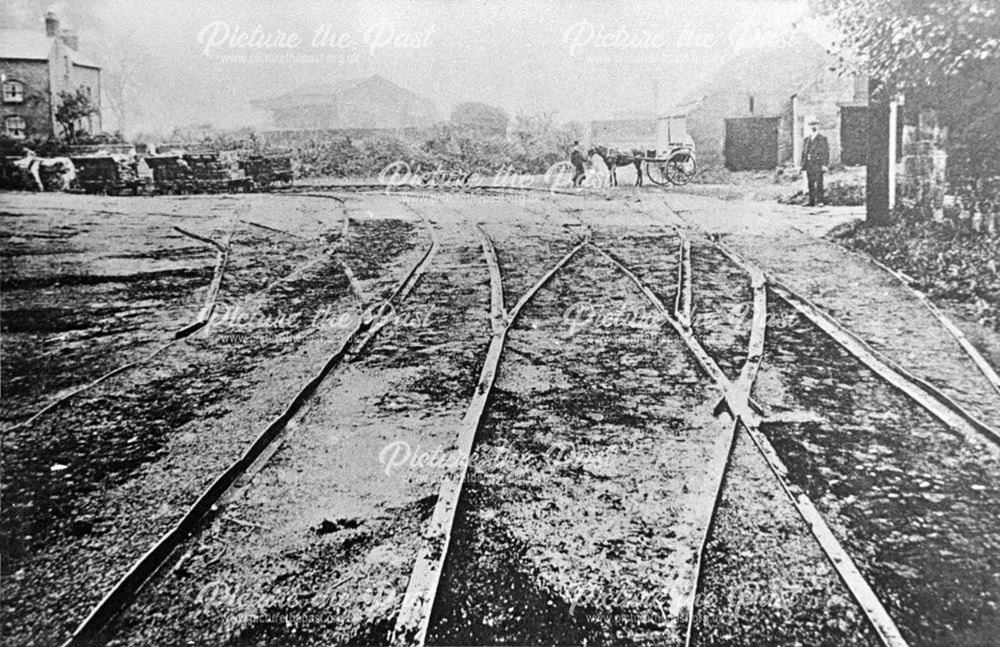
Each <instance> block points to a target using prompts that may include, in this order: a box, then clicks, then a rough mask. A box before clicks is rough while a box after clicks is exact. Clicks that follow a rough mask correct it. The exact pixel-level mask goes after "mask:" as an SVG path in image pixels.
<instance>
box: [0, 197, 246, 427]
mask: <svg viewBox="0 0 1000 647" xmlns="http://www.w3.org/2000/svg"><path fill="white" fill-rule="evenodd" d="M237 220H239V218H238V217H237V218H233V222H232V225H231V226H230V228H229V233H228V234H227V235H226V239H225V242H223V243H219V242H217V241H215V240H212V239H211V238H205V237H204V236H199V235H198V234H194V233H191V232H189V231H186V230H184V229H181V228H180V227H176V226H175V227H174V229H176V230H177V231H178V232H180V233H181V234H183V235H185V236H189V237H191V238H194V239H195V240H197V241H199V242H202V243H204V244H206V245H209V246H211V247H212V248H213V249H215V250H216V261H215V269H214V270H213V271H212V281H211V282H210V283H209V288H208V293H207V294H206V296H205V304H204V305H203V306H202V307H201V310H199V311H198V316H197V318H196V319H195V320H194V321H193V322H191V323H190V324H188V325H186V326H184V327H183V328H181V329H180V330H177V331H175V332H174V333H173V335H172V339H170V341H168V342H166V343H165V344H162V345H161V346H158V347H157V348H156V349H155V350H153V352H151V353H149V354H147V355H144V356H142V357H140V358H139V359H137V360H133V361H131V362H128V363H126V364H123V365H121V366H119V367H117V368H114V369H112V370H110V371H108V372H107V373H105V374H104V375H101V376H100V377H98V378H97V379H95V380H92V381H90V382H88V383H86V384H83V385H80V386H78V387H76V388H75V389H73V390H71V391H69V392H68V393H64V394H63V395H61V396H58V397H56V398H55V399H54V400H52V401H51V402H49V403H48V404H47V405H45V406H43V407H42V408H41V409H39V410H38V411H36V412H35V413H33V414H32V415H31V416H30V417H29V418H27V419H25V420H23V421H21V422H19V423H17V424H15V425H11V426H10V427H8V429H7V431H15V430H17V429H22V428H24V427H28V426H30V425H31V424H32V423H33V422H35V421H36V420H38V419H39V418H41V417H42V416H44V415H45V414H47V413H49V412H50V411H53V410H55V409H57V408H58V407H59V406H61V405H63V404H65V403H66V402H69V401H70V400H72V399H73V398H75V397H76V396H78V395H80V394H81V393H83V392H84V391H88V390H90V389H92V388H94V387H95V386H98V385H99V384H102V383H104V382H106V381H108V380H110V379H111V378H113V377H115V376H117V375H121V374H122V373H124V372H126V371H128V370H130V369H133V368H135V367H136V366H141V365H142V364H145V363H146V362H148V361H150V360H152V359H153V358H154V357H156V356H157V355H159V354H160V353H162V352H163V351H165V350H167V349H168V348H170V347H171V346H173V345H174V344H177V343H178V342H181V341H183V340H185V339H186V338H187V337H190V336H191V335H193V334H194V333H196V332H198V331H199V330H201V329H202V328H204V327H205V325H207V324H208V322H209V320H210V319H211V316H212V313H213V312H214V311H215V306H216V302H217V300H218V295H219V287H220V285H221V283H222V275H223V273H224V272H225V271H226V264H227V263H228V261H229V250H230V245H231V242H232V238H233V232H234V231H235V228H236V222H237Z"/></svg>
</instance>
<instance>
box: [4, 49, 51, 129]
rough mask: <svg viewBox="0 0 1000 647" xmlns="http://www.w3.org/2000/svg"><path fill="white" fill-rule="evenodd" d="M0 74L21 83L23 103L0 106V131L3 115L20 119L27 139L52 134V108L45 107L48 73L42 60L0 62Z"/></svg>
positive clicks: (46, 66)
mask: <svg viewBox="0 0 1000 647" xmlns="http://www.w3.org/2000/svg"><path fill="white" fill-rule="evenodd" d="M0 72H3V74H5V75H6V77H7V78H8V79H9V80H16V81H20V82H21V83H23V84H24V101H23V102H21V103H0V129H2V128H3V123H4V121H5V119H6V117H7V116H10V115H16V116H19V117H23V118H24V120H25V122H26V123H27V130H26V131H25V135H26V136H27V137H28V138H31V137H40V138H46V137H48V136H50V135H51V134H52V112H51V111H52V106H51V105H50V104H49V70H48V64H47V63H46V62H45V61H21V60H10V59H5V60H2V61H0Z"/></svg>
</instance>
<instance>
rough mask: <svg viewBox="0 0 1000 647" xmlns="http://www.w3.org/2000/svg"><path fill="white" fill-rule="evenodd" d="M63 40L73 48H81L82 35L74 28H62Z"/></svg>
mask: <svg viewBox="0 0 1000 647" xmlns="http://www.w3.org/2000/svg"><path fill="white" fill-rule="evenodd" d="M62 42H64V43H66V46H67V47H69V48H70V49H72V50H77V49H80V37H79V36H77V35H76V31H75V30H73V29H64V30H62Z"/></svg>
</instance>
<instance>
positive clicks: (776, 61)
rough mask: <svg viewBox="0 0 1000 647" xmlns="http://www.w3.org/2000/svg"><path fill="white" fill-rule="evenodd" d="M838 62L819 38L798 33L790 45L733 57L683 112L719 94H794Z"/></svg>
mask: <svg viewBox="0 0 1000 647" xmlns="http://www.w3.org/2000/svg"><path fill="white" fill-rule="evenodd" d="M834 62H835V57H834V56H833V55H831V53H830V52H829V51H828V50H827V49H826V48H825V47H823V46H822V45H820V44H819V43H818V42H816V40H815V39H813V38H811V37H809V36H807V35H805V34H802V33H797V34H795V35H793V37H792V38H791V39H790V42H789V43H788V46H787V47H772V48H767V49H762V50H759V51H756V52H751V53H750V54H745V55H743V56H738V57H735V58H733V59H732V60H730V61H729V62H728V63H726V64H725V65H724V66H723V67H722V68H721V69H720V70H719V71H718V72H717V73H716V74H715V75H714V76H713V77H712V78H710V79H709V80H708V82H707V83H705V84H704V85H702V86H701V87H700V88H698V89H697V90H696V91H695V92H694V93H692V94H690V95H688V96H687V97H686V98H685V99H684V101H683V102H681V103H680V104H678V106H677V107H678V108H680V109H681V111H682V112H683V111H685V110H684V109H687V110H691V109H693V108H695V107H696V106H697V105H698V104H700V103H701V102H702V101H703V100H706V99H710V98H712V97H714V96H718V95H733V94H748V95H760V96H780V97H790V96H792V95H793V94H795V93H796V92H798V91H800V90H801V89H802V88H804V87H807V86H809V85H810V84H812V83H813V82H814V81H815V80H816V79H817V78H818V77H819V76H821V75H822V74H823V73H824V72H826V71H827V70H828V69H829V68H830V66H831V65H832V64H833V63H834Z"/></svg>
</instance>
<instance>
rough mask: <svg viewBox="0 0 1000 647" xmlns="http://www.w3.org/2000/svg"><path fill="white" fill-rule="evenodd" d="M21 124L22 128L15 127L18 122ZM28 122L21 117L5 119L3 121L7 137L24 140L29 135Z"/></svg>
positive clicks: (11, 116)
mask: <svg viewBox="0 0 1000 647" xmlns="http://www.w3.org/2000/svg"><path fill="white" fill-rule="evenodd" d="M18 121H19V122H20V127H17V126H14V125H13V124H15V123H16V122H18ZM27 131H28V120H27V119H25V118H24V117H22V116H21V115H9V116H7V117H4V120H3V132H4V134H5V135H6V136H7V137H10V138H11V139H24V138H25V137H27V135H28V133H27Z"/></svg>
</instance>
